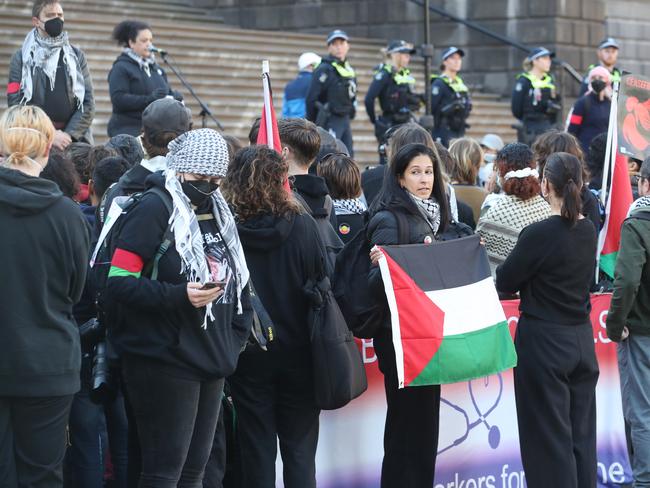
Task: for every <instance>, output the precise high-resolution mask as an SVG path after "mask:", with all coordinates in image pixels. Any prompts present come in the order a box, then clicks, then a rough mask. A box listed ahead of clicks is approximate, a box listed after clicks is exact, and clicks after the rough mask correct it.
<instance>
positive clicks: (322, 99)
mask: <svg viewBox="0 0 650 488" xmlns="http://www.w3.org/2000/svg"><path fill="white" fill-rule="evenodd" d="M335 39H344V40H346V41H347V40H348V36H347V34H345V32H343V31H340V30H339V31H334V32H332V33H330V35H329V36H328V39H327V42H328V44H329V43H331V42H332V41H333V40H335ZM356 104H357V78H356V74H355V72H354V69H353V68H352V66H350V63H349V62H348V61H347V60H341V59H338V58H335V57H334V56H326V57H324V58H323V59H322V61H321V64H320V65H318V67H317V68H316V69H315V70H314V74H313V76H312V79H311V85H310V87H309V93H308V95H307V101H306V105H307V119H308V120H311V121H312V122H315V123H316V124H317V125H319V126H321V127H322V128H323V129H326V130H329V131H330V132H333V133H334V134H335V135H336V137H337V138H338V139H341V141H343V143H344V144H345V145H346V147H347V148H348V151H349V153H350V156H353V155H354V150H353V147H352V131H351V128H350V120H352V119H354V116H355V114H356Z"/></svg>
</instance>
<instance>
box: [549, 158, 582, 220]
mask: <svg viewBox="0 0 650 488" xmlns="http://www.w3.org/2000/svg"><path fill="white" fill-rule="evenodd" d="M544 178H546V179H547V180H548V182H549V183H550V184H551V186H552V187H553V190H554V192H555V195H556V196H558V197H561V198H562V209H561V211H560V215H561V216H562V217H563V218H565V219H566V220H567V221H568V222H569V223H570V224H571V225H572V226H573V225H574V224H575V223H576V222H577V221H578V219H579V218H580V212H581V211H582V197H581V196H580V192H581V190H582V184H583V183H582V165H581V164H580V160H579V159H578V158H577V157H575V156H574V155H573V154H569V153H565V152H560V153H555V154H551V156H549V158H548V159H547V160H546V166H545V167H544Z"/></svg>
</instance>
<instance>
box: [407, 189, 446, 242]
mask: <svg viewBox="0 0 650 488" xmlns="http://www.w3.org/2000/svg"><path fill="white" fill-rule="evenodd" d="M409 196H410V197H411V199H412V200H413V202H415V206H416V207H417V208H418V210H419V211H420V213H421V214H422V216H423V217H424V218H425V219H426V221H427V223H428V224H429V226H430V227H431V230H432V231H433V233H434V234H437V233H438V229H439V228H440V204H439V203H438V202H436V201H435V200H434V199H433V198H426V199H422V198H418V197H416V196H415V195H413V194H412V193H409Z"/></svg>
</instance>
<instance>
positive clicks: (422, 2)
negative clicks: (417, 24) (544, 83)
mask: <svg viewBox="0 0 650 488" xmlns="http://www.w3.org/2000/svg"><path fill="white" fill-rule="evenodd" d="M409 1H410V2H411V3H414V4H416V5H419V6H420V7H424V8H425V9H426V8H428V11H430V12H434V13H436V14H438V15H440V16H441V17H445V18H447V19H449V20H452V21H454V22H456V23H458V24H463V25H465V26H467V27H469V28H470V29H472V30H475V31H476V32H480V33H481V34H483V35H486V36H488V37H491V38H492V39H495V40H497V41H499V42H502V43H504V44H508V45H510V46H512V47H515V48H517V49H519V50H521V51H524V52H525V53H526V54H530V52H531V48H530V47H528V46H526V45H525V44H522V43H521V42H519V41H517V40H515V39H512V38H510V37H508V36H505V35H502V34H499V33H497V32H493V31H491V30H490V29H486V28H485V27H483V26H482V25H480V24H477V23H476V22H473V21H471V20H467V19H463V18H461V17H458V16H456V15H454V14H452V13H450V12H447V11H446V10H444V9H441V8H439V7H436V6H433V5H431V4H430V3H429V1H428V0H409ZM426 17H427V18H428V12H427V15H426ZM428 30H429V23H428V22H427V26H426V28H425V32H427V31H428ZM425 36H426V34H425ZM427 44H428V42H427ZM553 63H554V64H556V65H558V66H560V67H562V68H563V69H564V71H566V72H567V73H568V74H569V75H570V76H571V78H573V79H574V80H575V81H577V82H579V83H582V76H581V75H580V74H579V73H578V72H577V71H576V69H575V68H574V67H573V66H571V65H570V64H569V63H568V62H566V61H564V60H563V59H560V58H557V57H556V58H554V59H553Z"/></svg>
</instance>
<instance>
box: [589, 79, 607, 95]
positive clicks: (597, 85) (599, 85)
mask: <svg viewBox="0 0 650 488" xmlns="http://www.w3.org/2000/svg"><path fill="white" fill-rule="evenodd" d="M606 86H607V83H605V82H604V81H603V80H593V81H592V82H591V88H592V89H593V90H594V92H596V93H600V92H601V91H603V90H604V89H605V87H606Z"/></svg>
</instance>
